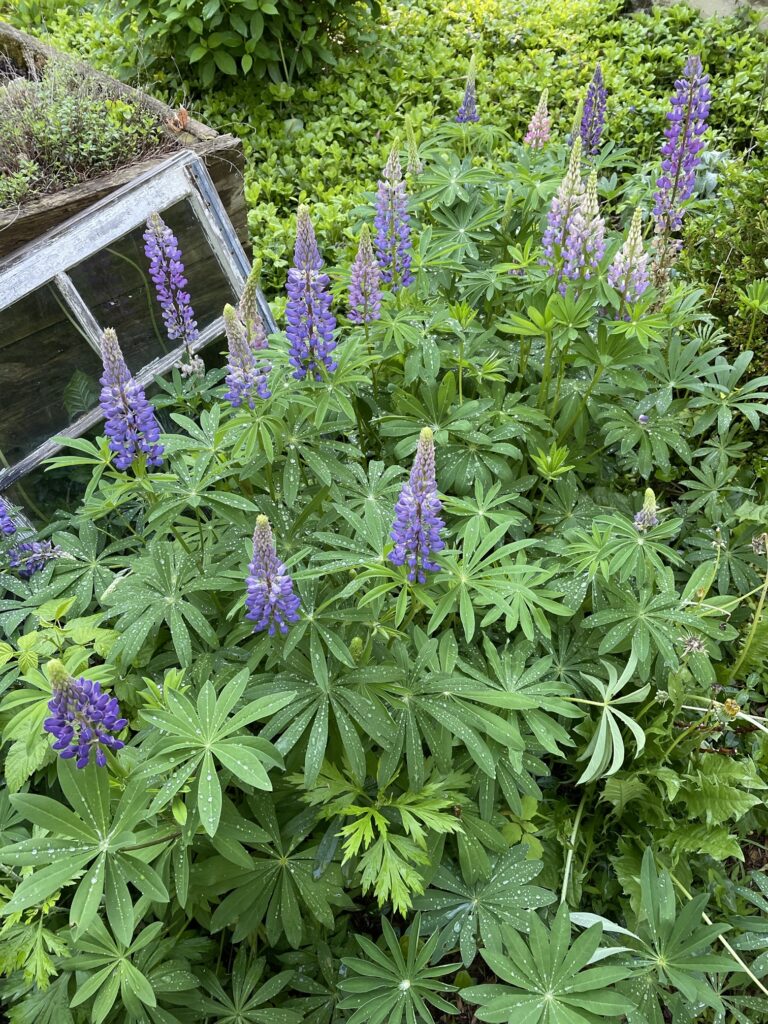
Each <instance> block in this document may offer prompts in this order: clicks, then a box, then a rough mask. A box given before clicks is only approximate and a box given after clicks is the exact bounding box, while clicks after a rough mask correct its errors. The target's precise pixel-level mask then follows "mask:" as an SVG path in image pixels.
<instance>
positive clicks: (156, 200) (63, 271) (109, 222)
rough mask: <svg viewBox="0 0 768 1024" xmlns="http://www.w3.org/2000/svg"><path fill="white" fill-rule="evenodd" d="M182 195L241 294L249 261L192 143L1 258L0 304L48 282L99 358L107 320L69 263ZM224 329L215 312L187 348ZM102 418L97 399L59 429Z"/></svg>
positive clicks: (143, 374)
mask: <svg viewBox="0 0 768 1024" xmlns="http://www.w3.org/2000/svg"><path fill="white" fill-rule="evenodd" d="M182 200H187V201H188V202H189V204H190V206H191V208H192V213H193V215H194V217H195V219H196V221H197V223H198V225H199V226H200V228H201V229H202V231H203V234H204V236H205V238H206V241H207V242H208V245H209V246H210V249H211V253H212V255H213V256H214V257H215V258H216V260H217V262H218V263H219V265H220V267H221V269H222V271H223V272H224V276H225V277H226V278H227V280H228V281H229V283H230V285H231V286H232V290H233V293H234V294H235V295H239V294H240V292H241V291H242V288H243V285H244V284H245V280H246V278H247V276H248V272H249V270H250V263H249V261H248V258H247V256H246V255H245V251H244V250H243V247H242V245H241V244H240V240H239V238H238V237H237V233H236V231H235V229H234V227H233V226H232V222H231V221H230V219H229V217H228V216H227V212H226V210H225V208H224V205H223V203H222V201H221V199H220V197H219V194H218V192H217V191H216V188H215V186H214V184H213V182H212V180H211V177H210V175H209V174H208V171H207V170H206V167H205V163H204V162H203V160H201V159H200V157H199V156H198V155H197V154H196V153H194V152H193V151H192V150H182V151H181V152H179V153H175V154H174V155H173V156H171V157H169V158H168V159H167V160H165V161H163V163H162V164H160V165H158V166H157V167H154V168H152V169H151V170H149V171H147V172H146V173H144V174H142V175H140V176H138V177H137V178H135V179H134V180H133V181H131V182H129V183H128V184H126V185H124V186H122V187H121V188H119V189H117V190H116V191H115V192H113V193H112V194H111V195H109V196H107V197H105V198H104V199H102V200H100V201H99V202H97V203H95V204H94V205H93V206H90V207H89V208H88V209H87V210H84V211H83V212H82V213H79V214H77V215H76V216H75V217H72V218H71V219H70V220H68V221H66V222H65V223H63V224H61V225H59V226H58V227H56V228H54V229H53V230H51V231H49V232H47V233H46V234H45V235H43V236H41V237H40V238H38V239H36V240H35V241H34V242H32V243H30V244H29V245H27V246H25V247H24V248H23V249H20V250H19V251H18V252H16V253H14V254H12V255H11V256H9V257H8V258H7V259H5V260H4V261H2V262H0V311H2V310H4V309H7V308H8V307H9V306H11V305H13V304H14V303H16V302H18V301H20V300H21V299H23V298H25V297H26V296H27V295H29V294H31V293H32V292H35V291H37V290H38V289H39V288H42V287H44V286H45V285H53V286H54V287H56V289H57V290H58V293H59V296H60V298H61V300H62V301H63V302H64V303H65V304H66V306H67V309H68V310H69V312H70V313H71V315H72V317H73V319H74V320H75V321H76V323H77V325H78V327H79V328H80V329H81V331H82V333H83V335H84V340H83V344H86V343H87V344H89V345H90V346H91V348H93V349H94V351H95V352H96V353H97V354H98V355H99V358H101V344H100V338H101V331H102V329H103V328H104V327H109V326H110V325H109V324H103V325H99V324H98V323H97V321H96V318H95V316H94V315H93V313H92V312H91V310H90V309H89V307H88V304H87V303H86V302H85V300H84V299H83V297H82V296H81V295H80V293H79V292H78V290H77V288H76V287H75V285H74V283H73V281H72V279H71V278H70V276H69V274H68V271H70V270H71V269H72V268H73V267H75V266H77V265H78V264H80V263H82V262H83V260H86V259H88V258H90V257H91V256H95V255H96V254H97V253H99V252H100V251H101V250H103V249H106V248H107V247H108V246H110V245H112V244H113V243H114V242H116V241H117V240H118V239H120V238H122V237H123V236H124V235H126V234H128V233H130V232H131V231H134V230H135V229H136V228H137V227H139V226H141V225H142V224H143V223H144V222H145V221H146V219H147V217H148V216H149V214H150V213H152V212H153V211H157V212H158V213H160V214H162V213H163V211H164V210H167V209H168V208H169V207H171V206H173V205H175V204H176V203H178V202H181V201H182ZM257 300H258V304H259V307H260V312H261V314H262V317H263V318H264V323H265V325H266V328H267V331H268V332H270V333H271V332H273V331H275V330H276V326H275V322H274V319H273V317H272V313H271V311H270V309H269V306H268V304H267V302H266V299H265V298H264V296H263V295H262V293H261V292H259V293H258V295H257ZM223 333H224V320H223V317H221V316H219V317H217V318H216V320H214V321H213V322H212V323H210V324H208V325H207V326H205V327H204V328H203V330H202V331H201V332H200V336H199V337H198V339H197V340H196V341H195V342H193V343H192V344H191V345H190V346H189V348H190V349H191V351H192V352H198V351H200V349H202V348H205V346H206V345H208V344H210V342H212V341H214V340H215V339H216V338H219V337H221V336H222V335H223ZM184 351H185V347H184V346H183V345H182V346H180V347H179V348H176V349H174V350H173V351H172V352H168V353H167V354H165V355H162V356H159V357H158V358H157V359H154V360H153V361H152V362H151V363H147V365H146V366H144V367H142V368H141V370H140V371H138V372H137V373H136V374H135V377H136V380H137V381H138V382H139V383H140V384H141V385H142V386H146V385H147V384H149V383H151V381H152V380H154V378H155V377H157V376H160V375H162V374H163V373H166V372H167V371H168V370H170V369H171V367H172V366H173V365H174V364H175V363H177V362H178V361H179V359H180V358H181V356H182V355H183V353H184ZM100 419H102V413H101V409H100V408H99V407H98V406H97V407H96V408H95V409H91V410H89V411H88V412H87V413H84V414H83V415H81V416H79V417H78V418H77V419H76V420H75V422H74V423H71V424H70V425H69V426H68V427H67V428H66V429H64V430H62V431H60V432H59V434H58V435H57V436H60V437H80V436H81V435H82V434H84V433H85V432H86V431H87V430H90V428H91V427H93V426H95V425H96V424H97V423H98V422H99V420H100ZM61 447H62V446H61V445H60V444H58V443H57V442H55V441H54V440H52V439H49V440H47V441H44V442H43V443H42V444H41V445H38V447H37V448H35V449H34V450H33V451H32V452H30V453H29V455H27V456H25V457H24V458H23V459H21V460H20V461H19V462H16V463H14V465H12V466H10V467H8V468H6V469H3V470H0V492H1V491H3V490H4V489H5V488H7V487H10V486H11V485H12V484H13V483H15V482H16V481H17V480H19V479H21V477H23V476H25V475H26V474H27V473H29V472H30V471H31V470H33V469H35V468H36V467H37V466H39V465H40V464H41V463H42V462H43V461H44V460H45V459H47V458H50V456H52V455H54V454H55V453H56V452H57V451H60V450H61Z"/></svg>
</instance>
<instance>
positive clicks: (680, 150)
mask: <svg viewBox="0 0 768 1024" xmlns="http://www.w3.org/2000/svg"><path fill="white" fill-rule="evenodd" d="M710 100H711V94H710V91H709V75H705V74H704V71H703V68H702V66H701V59H700V58H699V57H697V56H695V55H693V56H690V57H689V58H688V60H687V61H686V62H685V67H684V69H683V77H682V78H678V79H677V81H676V82H675V92H674V93H673V95H672V97H671V99H670V104H671V107H672V109H671V110H670V112H669V113H668V114H667V121H669V124H668V126H667V127H666V128H665V129H664V135H665V136H666V141H665V143H664V145H663V146H662V147H661V156H662V162H661V176H660V177H659V179H658V180H657V182H656V192H655V195H654V200H655V205H654V208H653V213H654V216H655V218H656V230H657V231H658V232H659V233H662V234H669V232H671V231H677V230H678V228H679V227H680V225H681V224H682V221H683V210H682V207H681V204H682V203H683V202H685V200H686V199H688V198H689V197H690V196H691V194H692V192H693V186H694V184H695V181H696V165H697V164H698V163H699V153H700V152H701V150H702V149H703V148H704V143H703V142H702V141H701V136H702V135H703V134H704V131H705V130H706V127H707V116H708V115H709V104H710Z"/></svg>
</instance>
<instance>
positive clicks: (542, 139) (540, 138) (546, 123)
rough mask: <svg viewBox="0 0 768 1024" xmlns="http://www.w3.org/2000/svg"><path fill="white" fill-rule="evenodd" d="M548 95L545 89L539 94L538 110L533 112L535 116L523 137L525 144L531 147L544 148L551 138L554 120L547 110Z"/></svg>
mask: <svg viewBox="0 0 768 1024" xmlns="http://www.w3.org/2000/svg"><path fill="white" fill-rule="evenodd" d="M548 95H549V93H548V91H547V90H546V89H544V91H543V92H542V94H541V95H540V96H539V102H538V104H537V106H536V110H535V111H534V112H533V117H532V118H531V121H530V124H529V125H528V131H527V132H526V135H525V138H524V139H523V142H524V143H525V145H526V146H530V147H531V149H542V148H543V146H544V144H545V143H546V142H547V141H548V140H549V133H550V129H551V127H552V121H551V118H550V116H549V111H548V110H547V98H548Z"/></svg>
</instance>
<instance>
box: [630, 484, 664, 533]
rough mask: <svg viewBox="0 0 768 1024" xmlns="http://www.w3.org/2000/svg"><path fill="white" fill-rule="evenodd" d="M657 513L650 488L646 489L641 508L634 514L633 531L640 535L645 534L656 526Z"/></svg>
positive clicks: (654, 499)
mask: <svg viewBox="0 0 768 1024" xmlns="http://www.w3.org/2000/svg"><path fill="white" fill-rule="evenodd" d="M658 511H659V510H658V507H657V505H656V495H655V494H654V493H653V491H652V490H651V488H650V487H646V489H645V499H644V501H643V507H642V508H641V509H640V511H639V512H637V513H635V529H636V530H638V531H639V532H640V533H647V532H648V530H650V529H651V528H652V527H654V526H658V525H659V517H658Z"/></svg>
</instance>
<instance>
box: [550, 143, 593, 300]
mask: <svg viewBox="0 0 768 1024" xmlns="http://www.w3.org/2000/svg"><path fill="white" fill-rule="evenodd" d="M584 196H585V189H584V182H583V180H582V177H581V138H580V137H579V138H577V139H575V140H574V143H573V147H572V148H571V156H570V160H569V163H568V170H567V172H566V174H565V177H564V178H563V180H562V182H561V183H560V187H559V188H558V190H557V193H556V195H555V197H554V199H553V200H552V205H551V206H550V209H549V214H548V215H547V226H546V229H545V231H544V237H543V239H542V244H543V247H544V259H543V261H542V262H543V263H544V265H545V266H546V267H547V269H548V270H549V273H550V274H551V275H552V276H553V277H555V278H556V279H557V281H558V282H561V283H562V281H563V272H564V266H565V263H566V260H567V259H569V252H568V249H567V246H568V247H569V248H572V247H573V244H574V237H575V235H576V234H577V232H578V231H580V230H581V226H580V224H579V223H577V218H578V215H579V213H580V211H581V206H582V203H583V201H584Z"/></svg>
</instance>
